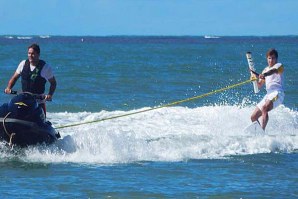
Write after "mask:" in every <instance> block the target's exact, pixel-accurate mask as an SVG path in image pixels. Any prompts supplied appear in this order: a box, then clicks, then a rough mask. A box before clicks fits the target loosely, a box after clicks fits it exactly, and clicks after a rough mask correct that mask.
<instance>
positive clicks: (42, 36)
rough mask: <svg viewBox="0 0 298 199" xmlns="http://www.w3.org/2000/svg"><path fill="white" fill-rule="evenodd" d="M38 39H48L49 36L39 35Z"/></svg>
mask: <svg viewBox="0 0 298 199" xmlns="http://www.w3.org/2000/svg"><path fill="white" fill-rule="evenodd" d="M39 37H40V38H42V39H49V38H50V35H40V36H39Z"/></svg>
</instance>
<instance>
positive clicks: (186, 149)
mask: <svg viewBox="0 0 298 199" xmlns="http://www.w3.org/2000/svg"><path fill="white" fill-rule="evenodd" d="M253 109H254V107H244V108H240V107H237V106H228V105H226V106H223V105H222V106H205V107H199V108H194V109H190V108H185V107H170V108H163V109H159V110H154V111H150V112H146V113H140V114H137V115H133V116H127V117H123V118H118V119H113V120H107V121H103V122H99V123H93V124H85V125H81V126H76V127H69V128H65V129H61V130H60V134H61V136H62V139H61V140H59V141H58V142H57V143H56V144H54V145H52V146H47V147H42V146H38V147H30V148H28V149H26V150H25V156H22V157H21V159H23V160H24V161H29V162H51V163H53V162H56V163H63V162H71V163H91V164H93V163H95V164H111V163H129V162H136V161H183V160H188V159H207V158H208V159H212V158H223V157H226V156H231V155H246V154H258V153H272V152H285V153H292V152H295V151H297V149H298V130H297V129H298V113H297V112H296V111H292V110H290V109H288V108H286V107H284V106H281V107H278V108H277V109H275V110H273V111H271V112H270V114H269V116H270V120H269V122H268V125H267V129H266V133H265V134H264V135H257V136H256V135H250V134H248V133H246V132H244V131H243V129H244V128H245V127H246V126H247V125H249V124H250V114H251V113H252V111H253ZM132 112H133V111H132ZM126 113H128V112H124V111H113V112H107V111H101V112H99V113H89V112H81V113H66V112H65V113H48V117H49V120H50V121H51V122H52V123H53V125H54V126H62V125H65V124H72V123H78V122H87V121H93V120H99V119H102V118H107V117H111V116H116V115H122V114H126ZM1 156H4V155H3V154H2V155H1Z"/></svg>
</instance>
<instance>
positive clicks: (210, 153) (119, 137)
mask: <svg viewBox="0 0 298 199" xmlns="http://www.w3.org/2000/svg"><path fill="white" fill-rule="evenodd" d="M32 43H38V44H39V45H40V47H41V59H44V60H46V62H47V63H49V64H50V65H51V66H52V68H53V70H54V73H55V77H56V79H57V83H58V86H57V90H56V93H55V95H54V98H53V101H52V102H48V103H47V110H48V113H47V117H48V120H50V121H51V122H52V124H53V126H54V127H55V128H57V129H58V130H59V132H60V134H61V137H62V138H61V139H60V140H59V141H58V142H57V143H55V144H53V145H50V146H44V145H39V146H34V147H28V148H25V149H19V148H17V147H14V148H13V150H12V149H10V148H8V147H7V146H6V145H5V143H4V142H0V182H1V183H0V197H1V198H298V175H297V174H298V112H297V111H298V103H297V99H298V91H297V85H298V80H297V75H298V73H297V70H298V61H297V60H298V47H297V46H298V36H279V37H224V36H223V37H204V36H193V37H192V36H181V37H167V36H160V37H159V36H111V37H91V36H81V37H79V36H76V37H73V36H69V37H67V36H48V35H45V36H17V35H2V36H0V67H1V73H0V74H1V75H0V83H1V86H2V89H3V90H4V89H5V87H6V85H7V82H8V80H9V79H10V77H11V76H12V75H13V73H14V71H15V70H16V68H17V65H18V64H19V62H20V61H21V60H23V59H26V58H27V47H28V46H29V45H30V44H32ZM269 48H276V49H277V50H278V52H279V62H281V63H283V65H284V66H285V85H286V97H285V101H284V104H283V105H281V106H279V107H278V108H276V109H274V110H273V111H271V112H270V113H269V122H268V125H267V128H266V132H265V134H261V135H255V134H252V133H248V132H245V131H244V128H245V127H246V126H248V125H249V124H250V123H251V122H250V115H251V113H252V111H253V110H254V108H255V105H256V103H257V102H258V101H259V100H260V99H261V98H262V97H263V96H264V94H265V91H264V89H263V90H262V91H261V92H260V93H258V94H255V93H254V92H253V86H252V84H251V83H245V84H243V85H240V86H236V87H234V88H230V87H229V86H233V85H236V84H238V83H241V82H245V81H246V80H248V79H249V76H250V75H249V72H248V64H247V60H246V57H245V54H246V52H247V51H250V52H252V56H253V59H254V62H255V67H256V69H257V71H258V72H261V71H262V70H263V68H264V67H265V66H266V64H267V62H266V55H265V54H266V51H267V50H268V49H269ZM222 88H227V89H226V90H225V91H219V92H216V93H214V94H210V95H206V96H205V95H204V94H206V93H210V92H214V91H218V90H219V89H222ZM14 89H15V90H21V89H20V80H19V81H18V82H17V84H16V85H15V87H14ZM197 96H202V97H197ZM11 97H12V96H9V95H5V94H4V93H2V94H0V102H1V103H4V102H7V101H9V100H10V99H11ZM193 97H194V98H195V99H192V98H193ZM196 97H197V98H196ZM181 100H182V102H181ZM183 100H185V101H183ZM175 102H181V103H175ZM169 104H170V105H171V106H167V105H169ZM156 107H163V108H156ZM155 108H156V109H155ZM147 110H149V111H147ZM136 112H137V114H134V113H136ZM118 116H120V117H118ZM92 121H97V122H93V123H89V122H92ZM78 123H79V124H80V125H77V126H68V125H71V124H78Z"/></svg>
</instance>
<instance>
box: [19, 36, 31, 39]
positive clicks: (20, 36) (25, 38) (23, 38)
mask: <svg viewBox="0 0 298 199" xmlns="http://www.w3.org/2000/svg"><path fill="white" fill-rule="evenodd" d="M17 39H32V37H21V36H18V37H17Z"/></svg>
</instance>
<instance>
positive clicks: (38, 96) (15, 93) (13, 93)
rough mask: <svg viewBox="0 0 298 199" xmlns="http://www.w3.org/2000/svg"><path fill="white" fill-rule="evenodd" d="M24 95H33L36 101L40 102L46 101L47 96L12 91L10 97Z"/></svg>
mask: <svg viewBox="0 0 298 199" xmlns="http://www.w3.org/2000/svg"><path fill="white" fill-rule="evenodd" d="M22 93H27V94H30V95H32V96H33V97H34V98H35V99H38V100H44V99H45V98H46V96H45V95H44V94H34V93H30V92H18V91H13V90H12V91H11V92H10V95H18V94H22Z"/></svg>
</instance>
